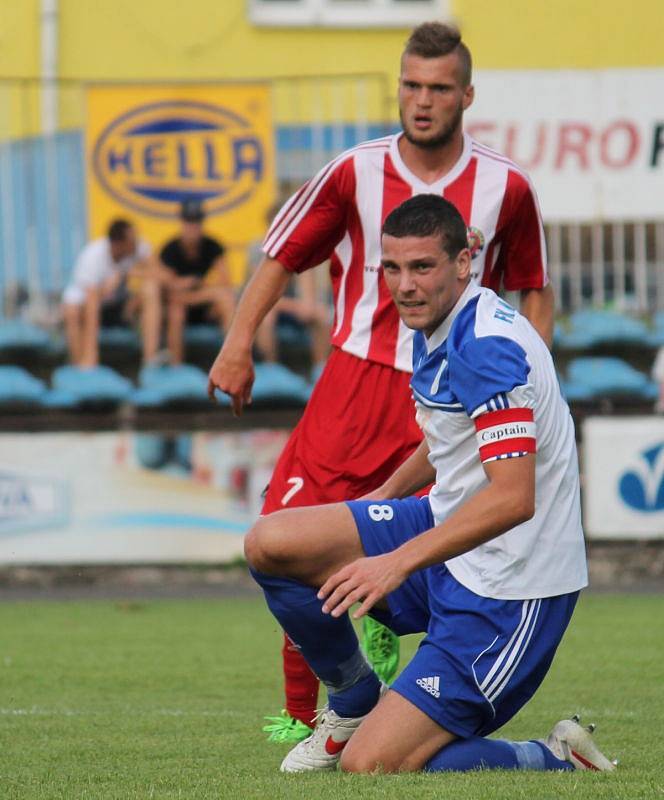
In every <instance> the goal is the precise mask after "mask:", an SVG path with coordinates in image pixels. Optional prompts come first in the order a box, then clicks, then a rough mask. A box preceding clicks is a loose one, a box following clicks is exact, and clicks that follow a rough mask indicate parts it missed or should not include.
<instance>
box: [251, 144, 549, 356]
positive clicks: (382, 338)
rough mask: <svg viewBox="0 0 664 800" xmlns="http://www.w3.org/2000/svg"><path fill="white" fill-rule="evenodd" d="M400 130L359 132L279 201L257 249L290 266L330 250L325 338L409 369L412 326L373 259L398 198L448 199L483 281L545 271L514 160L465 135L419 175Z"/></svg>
mask: <svg viewBox="0 0 664 800" xmlns="http://www.w3.org/2000/svg"><path fill="white" fill-rule="evenodd" d="M401 135H402V134H396V135H393V136H386V137H384V138H382V139H374V140H372V141H368V142H364V143H363V144H360V145H358V146H357V147H354V148H352V149H351V150H347V151H346V152H345V153H342V154H341V155H340V156H339V157H338V158H336V159H335V160H334V161H331V162H330V163H329V164H327V165H326V166H325V167H323V169H321V170H320V172H319V173H318V174H317V175H316V176H314V177H313V178H312V179H311V180H310V181H308V182H307V183H306V184H305V185H304V186H303V187H302V188H301V189H300V190H299V191H298V192H296V193H295V194H294V195H293V196H292V197H291V198H290V200H288V202H287V203H286V204H285V205H284V207H283V208H282V209H281V211H280V212H279V214H278V215H277V217H276V218H275V220H274V222H273V223H272V226H271V227H270V230H269V231H268V234H267V236H266V238H265V241H264V243H263V250H264V251H265V253H266V255H268V256H269V257H270V258H274V259H277V260H278V261H279V262H280V263H281V264H283V266H284V267H285V268H286V269H288V270H292V271H294V272H302V271H304V270H306V269H309V268H311V267H314V266H316V265H317V264H320V263H321V262H323V261H325V260H327V259H330V275H331V278H332V288H333V294H334V306H335V317H334V323H333V329H332V344H333V345H334V346H336V347H340V348H341V349H342V350H345V351H346V352H348V353H351V354H353V355H355V356H358V357H359V358H364V359H367V360H369V361H375V362H377V363H379V364H387V365H389V366H393V367H395V368H396V369H399V370H404V371H408V372H409V371H411V370H412V332H411V331H410V330H409V329H408V328H406V326H405V325H404V324H403V322H401V320H400V319H399V314H398V313H397V310H396V306H395V305H394V304H393V303H392V299H391V297H390V293H389V291H388V289H387V285H386V284H385V280H384V278H383V274H382V268H381V264H380V258H381V242H380V231H381V227H382V224H383V221H384V220H385V217H386V216H387V215H388V214H389V213H390V211H392V210H393V209H394V208H396V206H398V205H399V204H401V203H402V202H403V201H404V200H407V199H408V198H409V197H412V196H413V195H416V194H425V193H430V194H440V195H442V196H443V197H445V198H446V199H447V200H449V201H450V202H452V203H454V205H455V206H456V207H457V208H458V210H459V212H460V213H461V215H462V216H463V218H464V220H465V222H466V225H467V226H468V242H469V247H470V249H471V254H472V256H473V262H472V272H473V277H474V279H475V280H476V281H478V282H481V284H482V285H483V286H489V287H491V288H492V289H494V290H498V289H499V288H500V287H501V285H502V286H503V287H504V288H505V289H507V290H508V291H512V290H518V289H539V288H541V287H542V286H545V285H546V284H547V282H548V277H547V272H546V250H545V244H544V231H543V228H542V221H541V216H540V211H539V206H538V203H537V198H536V195H535V191H534V189H533V187H532V185H531V183H530V180H529V179H528V176H527V175H526V174H525V173H524V172H523V170H521V169H520V168H519V167H518V166H517V165H516V164H514V163H513V162H512V161H510V160H509V159H508V158H505V157H504V156H501V155H499V154H498V153H496V152H494V151H493V150H490V149H489V148H488V147H485V146H484V145H481V144H479V143H478V142H476V141H475V140H473V139H471V138H470V136H467V135H464V146H463V152H462V154H461V157H460V158H459V160H458V161H457V163H456V164H455V166H454V167H453V168H452V169H451V170H450V171H449V172H448V173H447V174H446V175H445V176H444V177H442V178H440V179H439V180H437V181H436V182H435V183H431V184H427V183H424V181H422V180H420V179H419V178H418V177H417V176H416V175H414V174H413V173H412V172H411V171H410V170H409V169H408V167H407V166H406V165H405V164H404V162H403V160H402V159H401V156H400V154H399V147H398V140H399V136H401Z"/></svg>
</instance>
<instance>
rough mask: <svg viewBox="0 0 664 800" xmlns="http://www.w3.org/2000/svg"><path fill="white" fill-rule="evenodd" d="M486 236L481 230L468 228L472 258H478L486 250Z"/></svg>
mask: <svg viewBox="0 0 664 800" xmlns="http://www.w3.org/2000/svg"><path fill="white" fill-rule="evenodd" d="M485 241H486V240H485V239H484V234H483V233H482V231H481V230H480V229H479V228H475V227H474V226H472V225H470V226H468V249H469V250H470V257H471V258H477V256H478V255H479V254H480V253H481V252H482V250H484V244H485Z"/></svg>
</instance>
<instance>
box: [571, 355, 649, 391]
mask: <svg viewBox="0 0 664 800" xmlns="http://www.w3.org/2000/svg"><path fill="white" fill-rule="evenodd" d="M565 388H566V391H567V392H568V395H567V396H568V397H569V398H570V399H571V398H572V397H573V396H574V393H575V392H577V393H586V394H588V395H589V396H588V398H587V399H591V398H592V399H601V398H602V397H617V396H622V397H633V398H635V399H639V400H654V399H656V398H657V395H658V391H657V386H656V385H655V384H654V383H653V382H652V381H650V380H649V379H648V378H647V376H646V375H644V374H643V373H642V372H639V371H638V370H637V369H634V367H632V366H630V365H629V364H628V363H627V362H626V361H623V360H622V359H621V358H612V357H607V358H599V357H592V356H585V357H581V358H574V359H572V361H570V363H569V366H568V369H567V382H566V384H565ZM570 393H571V394H570ZM584 399H586V398H584Z"/></svg>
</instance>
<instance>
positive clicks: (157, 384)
mask: <svg viewBox="0 0 664 800" xmlns="http://www.w3.org/2000/svg"><path fill="white" fill-rule="evenodd" d="M131 399H132V402H133V403H134V404H135V405H137V406H140V407H143V408H151V407H159V406H168V405H173V404H177V403H207V402H209V399H208V394H207V375H206V374H205V373H204V372H203V370H201V369H199V368H198V367H194V366H193V365H191V364H178V365H176V366H161V367H160V366H146V367H143V369H142V370H141V372H140V375H139V388H138V389H137V390H136V391H134V392H133V394H132V398H131Z"/></svg>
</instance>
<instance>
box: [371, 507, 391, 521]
mask: <svg viewBox="0 0 664 800" xmlns="http://www.w3.org/2000/svg"><path fill="white" fill-rule="evenodd" d="M367 511H368V512H369V516H370V517H371V519H372V520H373V521H374V522H382V521H383V520H385V521H387V522H389V521H390V520H391V519H392V517H393V516H394V509H393V508H392V506H385V505H375V504H374V505H371V506H369V507H368V508H367Z"/></svg>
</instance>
